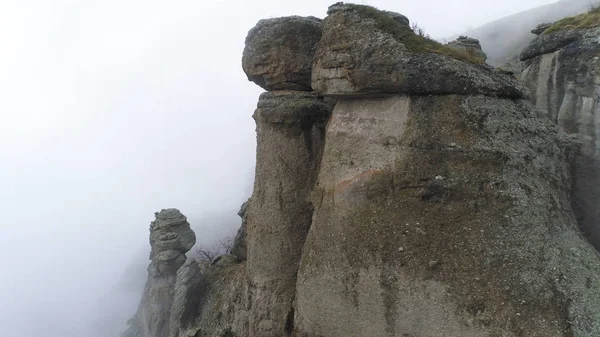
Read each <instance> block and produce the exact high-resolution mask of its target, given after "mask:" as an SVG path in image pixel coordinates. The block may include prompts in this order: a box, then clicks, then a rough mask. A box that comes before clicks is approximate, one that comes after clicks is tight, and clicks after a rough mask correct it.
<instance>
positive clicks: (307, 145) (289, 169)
mask: <svg viewBox="0 0 600 337" xmlns="http://www.w3.org/2000/svg"><path fill="white" fill-rule="evenodd" d="M330 112H331V106H330V105H329V104H327V103H325V102H324V101H323V100H322V99H321V98H319V97H318V96H317V95H316V94H314V93H307V92H293V91H278V92H269V93H264V94H262V95H261V96H260V99H259V102H258V108H257V109H256V112H255V113H254V119H255V120H256V133H257V154H256V178H255V183H254V192H253V195H252V198H251V199H250V203H249V206H248V210H247V249H248V260H247V262H246V271H247V273H248V277H249V282H250V289H249V291H250V292H251V294H252V308H251V310H250V314H249V315H250V316H249V325H250V328H251V330H250V336H264V337H270V336H272V337H277V336H284V335H285V334H286V333H290V331H289V329H290V327H286V324H287V322H288V320H290V319H292V318H293V310H292V301H293V299H294V294H295V290H296V288H295V284H296V272H297V268H298V263H299V260H300V253H301V251H302V247H303V245H304V239H305V238H306V235H307V233H308V229H309V228H310V223H311V218H312V205H311V203H310V200H309V196H310V193H311V191H312V185H313V182H314V181H315V179H316V174H317V172H318V165H319V163H320V161H321V153H322V149H323V145H324V140H325V139H324V135H325V123H326V121H327V119H328V117H329V114H330Z"/></svg>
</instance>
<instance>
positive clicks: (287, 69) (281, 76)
mask: <svg viewBox="0 0 600 337" xmlns="http://www.w3.org/2000/svg"><path fill="white" fill-rule="evenodd" d="M320 39H321V20H320V19H317V18H315V17H300V16H290V17H283V18H274V19H265V20H260V21H259V22H258V23H257V24H256V26H255V27H254V28H252V29H251V30H250V32H249V33H248V36H247V37H246V47H245V49H244V53H243V57H242V68H243V69H244V72H245V73H246V75H248V79H249V80H250V81H253V82H254V83H256V84H258V85H259V86H261V87H262V88H264V89H266V90H302V91H311V87H310V76H311V71H312V62H313V59H312V58H313V55H314V50H315V45H316V44H317V42H319V40H320Z"/></svg>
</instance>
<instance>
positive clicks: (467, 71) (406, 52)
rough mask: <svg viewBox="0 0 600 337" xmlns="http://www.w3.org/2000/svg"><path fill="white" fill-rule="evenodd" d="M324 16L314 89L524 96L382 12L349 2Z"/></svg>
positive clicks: (504, 79)
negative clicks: (454, 56)
mask: <svg viewBox="0 0 600 337" xmlns="http://www.w3.org/2000/svg"><path fill="white" fill-rule="evenodd" d="M328 13H329V16H328V17H327V18H326V19H325V20H324V21H323V35H322V38H321V41H320V42H319V44H318V48H317V50H316V53H315V59H314V60H315V61H314V65H313V72H312V88H313V89H314V90H315V91H317V92H319V93H321V94H323V95H327V96H334V97H335V96H348V95H352V96H354V97H366V96H372V95H381V94H389V93H398V92H404V93H407V94H412V95H426V94H452V93H457V94H462V95H476V94H484V95H494V96H508V97H512V98H520V97H522V96H523V93H522V91H521V90H520V88H519V87H518V86H517V85H515V83H514V81H513V79H512V78H511V77H510V76H506V75H501V74H499V73H498V72H497V71H495V70H494V69H493V68H492V67H486V66H482V65H478V64H474V63H470V62H461V61H460V60H458V59H456V58H453V57H449V56H448V55H446V54H449V55H450V56H452V55H456V53H457V51H456V50H455V48H451V47H447V46H442V45H439V44H437V43H435V42H434V41H431V40H428V39H426V38H423V37H420V36H417V35H415V34H414V33H413V32H412V31H411V30H410V29H408V28H407V27H405V26H404V25H402V24H398V23H397V22H396V21H395V20H393V19H391V18H390V17H389V16H388V15H385V14H384V13H381V12H378V11H373V10H371V9H370V8H367V7H366V6H364V7H358V6H354V5H348V4H344V5H339V4H338V5H336V6H332V8H330V10H329V11H328ZM337 27H344V29H337ZM429 50H431V51H435V52H428V51H429ZM459 55H460V56H463V57H465V58H469V57H470V55H468V54H464V55H461V54H459ZM479 61H481V62H480V63H483V60H479Z"/></svg>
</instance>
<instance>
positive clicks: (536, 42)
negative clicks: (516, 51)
mask: <svg viewBox="0 0 600 337" xmlns="http://www.w3.org/2000/svg"><path fill="white" fill-rule="evenodd" d="M599 32H600V27H596V28H592V29H566V30H555V31H553V32H550V33H542V34H540V35H538V36H537V37H536V38H535V39H533V41H531V43H529V45H528V46H527V47H525V49H523V51H522V52H521V61H526V60H530V59H533V58H534V57H537V56H540V55H544V54H550V53H553V52H555V51H558V50H561V49H578V48H579V47H580V46H582V45H594V44H596V45H597V44H598V35H599V34H600V33H599Z"/></svg>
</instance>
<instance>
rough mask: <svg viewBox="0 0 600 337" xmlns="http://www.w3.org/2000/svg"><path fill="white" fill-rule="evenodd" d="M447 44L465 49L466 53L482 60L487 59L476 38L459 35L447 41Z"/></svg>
mask: <svg viewBox="0 0 600 337" xmlns="http://www.w3.org/2000/svg"><path fill="white" fill-rule="evenodd" d="M448 46H449V47H452V48H456V49H458V50H462V51H465V52H466V53H469V54H471V55H473V56H474V57H476V58H480V59H483V60H484V61H485V60H486V59H487V55H486V54H485V53H484V52H483V50H482V49H481V44H480V43H479V40H477V39H474V38H471V37H468V36H460V37H458V39H456V40H454V41H452V42H450V43H448Z"/></svg>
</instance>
